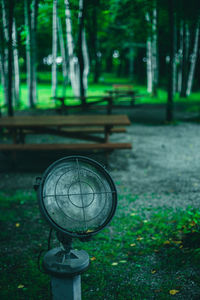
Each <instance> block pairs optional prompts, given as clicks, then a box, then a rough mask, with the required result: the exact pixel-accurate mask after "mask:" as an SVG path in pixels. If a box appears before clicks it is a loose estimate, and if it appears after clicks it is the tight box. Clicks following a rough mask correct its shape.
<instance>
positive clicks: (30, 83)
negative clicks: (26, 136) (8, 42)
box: [24, 0, 34, 107]
mask: <svg viewBox="0 0 200 300" xmlns="http://www.w3.org/2000/svg"><path fill="white" fill-rule="evenodd" d="M24 15H25V26H26V72H27V75H26V76H27V86H28V101H29V106H30V107H34V99H33V93H32V91H33V76H32V75H33V72H32V60H31V11H30V1H29V0H24Z"/></svg>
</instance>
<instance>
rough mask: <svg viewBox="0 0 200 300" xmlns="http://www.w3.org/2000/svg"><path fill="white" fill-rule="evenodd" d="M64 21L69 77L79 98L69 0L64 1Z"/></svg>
mask: <svg viewBox="0 0 200 300" xmlns="http://www.w3.org/2000/svg"><path fill="white" fill-rule="evenodd" d="M65 20H66V33H67V50H68V57H69V75H70V81H71V85H72V89H73V92H74V95H75V96H76V97H80V88H79V86H80V83H79V72H80V70H79V64H78V58H77V57H76V56H75V55H74V42H73V37H72V24H71V13H70V8H69V0H65Z"/></svg>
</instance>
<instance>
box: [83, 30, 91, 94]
mask: <svg viewBox="0 0 200 300" xmlns="http://www.w3.org/2000/svg"><path fill="white" fill-rule="evenodd" d="M82 51H83V60H84V71H83V85H84V90H85V93H86V92H87V88H88V74H89V70H90V65H89V56H88V48H87V42H86V34H85V30H84V29H83V32H82Z"/></svg>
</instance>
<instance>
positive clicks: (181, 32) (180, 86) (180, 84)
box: [178, 22, 183, 93]
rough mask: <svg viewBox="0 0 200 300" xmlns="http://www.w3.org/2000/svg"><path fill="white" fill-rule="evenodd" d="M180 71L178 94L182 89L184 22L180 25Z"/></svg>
mask: <svg viewBox="0 0 200 300" xmlns="http://www.w3.org/2000/svg"><path fill="white" fill-rule="evenodd" d="M178 52H179V56H178V59H179V69H178V92H179V93H180V92H181V89H182V60H183V22H181V24H180V48H179V51H178Z"/></svg>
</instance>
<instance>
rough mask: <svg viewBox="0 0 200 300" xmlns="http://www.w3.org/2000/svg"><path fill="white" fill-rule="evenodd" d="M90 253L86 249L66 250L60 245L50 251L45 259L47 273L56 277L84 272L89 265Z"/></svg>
mask: <svg viewBox="0 0 200 300" xmlns="http://www.w3.org/2000/svg"><path fill="white" fill-rule="evenodd" d="M89 263H90V260H89V255H88V253H87V252H86V251H84V250H80V251H78V250H70V251H69V252H66V251H65V250H63V248H61V247H58V248H54V249H51V250H50V251H48V252H47V253H46V254H45V256H44V259H43V268H44V270H45V272H46V273H48V274H50V275H53V276H55V277H73V276H76V275H79V274H81V273H83V272H84V271H85V270H86V269H87V268H88V267H89Z"/></svg>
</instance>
